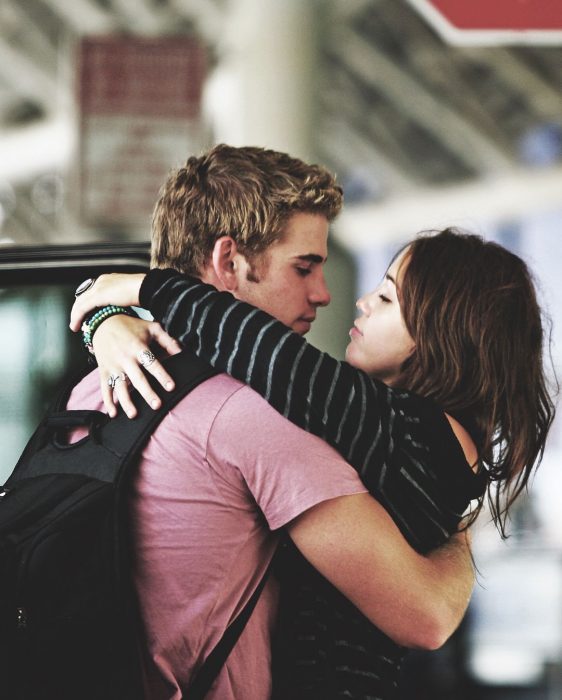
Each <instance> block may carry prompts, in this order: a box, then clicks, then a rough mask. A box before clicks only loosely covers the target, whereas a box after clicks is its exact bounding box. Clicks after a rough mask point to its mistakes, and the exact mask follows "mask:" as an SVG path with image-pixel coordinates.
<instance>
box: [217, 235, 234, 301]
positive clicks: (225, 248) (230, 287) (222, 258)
mask: <svg viewBox="0 0 562 700" xmlns="http://www.w3.org/2000/svg"><path fill="white" fill-rule="evenodd" d="M238 257H239V255H238V247H237V245H236V241H235V240H234V239H233V238H231V237H230V236H221V238H219V239H218V241H217V242H216V243H215V247H214V248H213V255H212V258H211V264H212V267H213V272H214V274H215V275H216V277H217V278H218V280H219V282H220V284H221V286H222V287H223V289H225V290H226V291H228V292H235V291H236V290H237V288H238V274H237V273H238Z"/></svg>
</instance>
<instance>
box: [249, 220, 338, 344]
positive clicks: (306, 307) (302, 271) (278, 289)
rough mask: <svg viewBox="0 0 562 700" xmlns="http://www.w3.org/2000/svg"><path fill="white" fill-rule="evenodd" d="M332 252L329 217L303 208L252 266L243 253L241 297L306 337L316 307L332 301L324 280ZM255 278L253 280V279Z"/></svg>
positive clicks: (314, 316) (314, 315)
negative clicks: (282, 234) (329, 253)
mask: <svg viewBox="0 0 562 700" xmlns="http://www.w3.org/2000/svg"><path fill="white" fill-rule="evenodd" d="M327 255H328V220H327V219H326V217H325V216H322V215H321V214H308V213H303V212H299V213H297V214H293V216H291V218H290V219H289V220H288V222H287V226H286V228H285V235H284V236H283V238H282V239H281V240H280V241H277V242H276V243H274V244H273V245H272V246H271V247H270V248H268V250H267V251H266V252H265V253H264V256H263V258H262V259H260V260H258V261H257V262H256V263H255V265H254V268H253V269H254V275H255V274H256V273H257V276H258V278H259V281H258V282H252V281H250V279H251V278H252V276H253V275H252V270H251V269H250V266H249V264H248V262H247V260H246V259H245V258H244V257H243V256H241V255H239V256H238V261H239V265H240V267H239V284H238V289H237V291H236V292H235V296H236V297H237V298H238V299H241V300H242V301H247V302H249V303H250V304H253V305H254V306H257V307H259V308H260V309H263V310H264V311H267V313H269V314H271V315H272V316H275V317H276V318H277V319H279V320H280V321H281V322H282V323H284V324H285V325H286V326H289V327H290V328H292V329H293V330H294V331H296V332H297V333H300V334H301V335H304V334H305V333H307V332H308V331H309V330H310V326H311V325H312V323H313V321H314V319H315V318H316V309H317V308H318V307H319V306H326V305H327V304H329V303H330V294H329V292H328V287H327V286H326V280H325V279H324V269H323V268H324V263H325V262H326V258H327ZM248 277H250V279H248Z"/></svg>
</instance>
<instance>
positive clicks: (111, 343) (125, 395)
mask: <svg viewBox="0 0 562 700" xmlns="http://www.w3.org/2000/svg"><path fill="white" fill-rule="evenodd" d="M112 276H113V275H112ZM118 276H119V275H118ZM125 276H128V275H125ZM103 277H105V275H104V276H103ZM98 281H99V280H98ZM96 284H97V283H96ZM94 286H95V285H94ZM78 299H80V297H78ZM75 306H76V304H75ZM154 342H156V343H158V345H159V346H160V347H161V348H163V349H164V350H165V351H166V352H167V353H168V354H169V355H175V354H176V353H178V352H180V351H181V345H180V344H179V343H178V342H177V341H176V340H174V338H172V337H171V336H169V335H168V334H167V333H166V331H165V330H163V328H162V327H161V326H160V324H159V323H156V322H155V321H143V320H142V319H140V318H133V317H131V316H125V315H124V314H120V315H116V316H111V317H110V318H108V319H106V320H105V321H104V322H103V323H102V324H101V325H100V326H99V327H98V329H97V330H96V332H95V334H94V338H93V341H92V344H93V347H94V352H95V355H96V360H97V361H98V367H99V374H100V383H101V393H102V397H103V403H104V405H105V408H106V410H107V412H108V414H109V415H110V416H111V417H112V418H113V417H115V416H116V415H117V403H120V404H121V406H122V408H123V410H124V411H125V413H126V414H127V415H128V416H129V418H134V417H135V416H136V415H137V409H136V408H135V405H134V403H133V401H132V400H131V397H130V395H129V381H130V383H131V384H132V385H133V386H134V387H135V389H137V390H138V392H139V393H140V395H141V396H142V397H143V399H144V400H145V401H146V402H147V403H148V404H150V406H151V407H152V408H154V409H157V408H159V407H160V404H161V401H160V399H159V397H158V395H157V394H156V393H155V392H154V390H153V389H152V387H151V386H150V384H149V382H148V380H147V378H146V376H145V373H144V370H146V371H147V372H150V374H152V376H153V377H155V378H156V379H157V380H158V382H159V383H160V384H161V385H162V386H163V387H164V388H165V389H166V390H167V391H171V390H172V389H173V388H174V382H173V379H172V378H171V377H170V375H169V374H168V372H166V370H165V369H164V367H163V366H162V365H161V364H160V362H159V361H158V360H157V359H156V358H155V357H154V355H153V354H152V352H151V350H150V344H151V343H154ZM153 358H154V359H153ZM111 377H113V378H114V379H113V382H112V383H113V387H112V386H110V384H109V380H110V378H111ZM115 378H116V379H115Z"/></svg>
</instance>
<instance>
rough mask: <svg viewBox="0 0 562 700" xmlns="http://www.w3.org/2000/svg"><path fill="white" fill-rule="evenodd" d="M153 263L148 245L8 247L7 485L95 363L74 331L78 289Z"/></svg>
mask: <svg viewBox="0 0 562 700" xmlns="http://www.w3.org/2000/svg"><path fill="white" fill-rule="evenodd" d="M148 264H149V245H148V243H146V244H145V243H119V244H105V243H104V244H101V243H100V244H84V245H59V246H44V247H12V248H9V247H6V248H2V247H0V339H1V342H0V397H1V401H0V445H1V446H2V449H1V450H0V485H1V484H2V483H3V482H4V481H5V479H6V478H7V477H8V475H9V474H10V473H11V471H12V469H13V468H14V466H15V464H16V462H17V459H18V457H19V455H20V453H21V451H22V449H23V447H24V446H25V444H26V442H27V440H28V438H29V436H30V435H31V433H32V432H33V430H34V429H35V426H36V424H37V423H38V421H39V419H40V418H41V416H42V415H43V413H44V411H45V409H46V408H47V406H48V404H49V401H50V399H51V397H52V396H53V394H54V392H55V389H56V388H57V387H58V386H60V385H61V384H62V383H63V382H65V381H69V379H70V377H71V376H72V375H74V374H76V373H77V372H78V371H79V370H80V369H81V368H84V367H85V366H86V363H87V362H88V353H87V352H86V350H85V349H84V347H83V346H82V341H81V335H80V334H79V333H78V334H73V333H71V332H70V330H69V328H68V315H69V310H70V307H71V305H72V302H73V299H74V290H75V289H76V287H77V286H78V284H79V283H80V282H81V281H82V280H84V279H86V278H88V277H95V276H98V275H100V274H102V273H104V272H117V271H120V272H139V271H143V270H146V269H147V267H148Z"/></svg>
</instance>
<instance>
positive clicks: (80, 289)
mask: <svg viewBox="0 0 562 700" xmlns="http://www.w3.org/2000/svg"><path fill="white" fill-rule="evenodd" d="M96 280H97V277H88V279H87V280H84V281H83V282H80V284H79V285H78V286H77V287H76V291H75V292H74V296H75V297H79V296H80V294H84V292H87V291H88V289H90V287H93V286H94V284H95V281H96Z"/></svg>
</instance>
